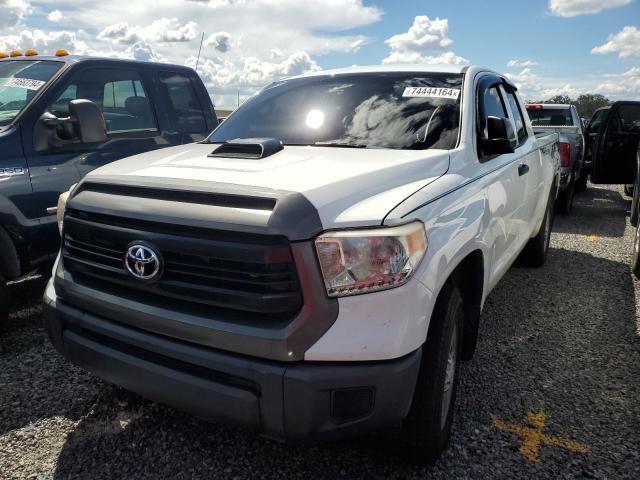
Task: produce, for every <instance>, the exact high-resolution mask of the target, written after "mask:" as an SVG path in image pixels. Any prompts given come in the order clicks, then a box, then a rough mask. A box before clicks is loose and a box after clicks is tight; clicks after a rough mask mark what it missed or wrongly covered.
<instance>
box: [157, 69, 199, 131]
mask: <svg viewBox="0 0 640 480" xmlns="http://www.w3.org/2000/svg"><path fill="white" fill-rule="evenodd" d="M159 77H160V84H161V85H162V86H163V87H164V89H165V91H166V93H167V98H168V99H169V104H170V105H169V106H170V109H171V110H172V115H171V123H172V126H173V128H174V129H175V130H177V131H178V132H181V133H202V134H205V133H207V122H206V120H205V118H204V114H203V112H202V106H201V105H200V102H199V101H198V98H197V96H196V92H195V90H194V89H193V85H192V84H191V80H190V79H189V78H188V77H186V76H184V75H181V74H179V73H173V72H162V73H160V76H159Z"/></svg>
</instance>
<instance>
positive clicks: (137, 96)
mask: <svg viewBox="0 0 640 480" xmlns="http://www.w3.org/2000/svg"><path fill="white" fill-rule="evenodd" d="M79 98H84V99H88V100H91V101H92V102H94V103H96V104H97V105H98V106H99V107H100V108H101V109H102V113H103V115H104V120H105V124H106V127H107V133H108V134H119V133H132V132H143V133H147V132H157V130H158V125H157V122H156V119H155V116H154V114H153V110H152V108H151V104H150V102H149V99H148V96H147V93H146V91H145V88H144V86H143V83H142V79H141V78H140V75H139V74H138V73H137V72H135V71H130V70H119V69H108V70H106V69H90V70H84V71H82V72H79V73H78V74H77V75H76V76H75V77H74V78H73V79H72V80H71V82H70V83H69V84H68V85H67V87H66V88H65V90H64V91H63V92H62V94H60V95H59V97H58V98H57V99H56V100H55V101H54V102H53V103H52V104H51V105H50V106H49V108H48V111H49V112H51V113H53V114H54V115H56V116H58V117H65V116H68V115H69V103H70V102H71V100H75V99H79Z"/></svg>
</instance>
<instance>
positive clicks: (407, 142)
mask: <svg viewBox="0 0 640 480" xmlns="http://www.w3.org/2000/svg"><path fill="white" fill-rule="evenodd" d="M558 182H559V152H558V136H557V134H551V135H548V136H545V137H542V136H538V137H535V136H534V134H533V131H532V128H531V125H530V123H529V120H528V117H527V115H526V112H525V109H524V104H523V103H522V101H521V100H520V99H519V97H518V95H517V93H516V87H515V86H514V85H513V84H512V83H511V82H509V80H507V79H506V78H505V77H503V76H501V75H499V74H496V73H494V72H491V71H489V70H487V69H484V68H479V67H434V66H429V65H422V66H409V67H395V66H394V67H371V68H351V69H346V70H334V71H324V72H319V73H314V74H310V75H305V76H301V77H296V78H291V79H287V80H283V81H279V82H276V83H274V84H272V85H269V86H267V87H266V88H264V89H263V90H262V91H261V92H260V93H259V94H257V95H256V96H254V97H252V98H251V99H250V100H248V101H247V102H246V103H244V104H243V105H242V106H241V107H240V108H239V109H238V110H237V111H236V112H234V113H233V114H232V115H231V116H230V117H229V118H228V119H227V120H226V121H225V122H223V123H222V124H221V125H220V126H219V127H218V128H217V129H216V130H215V131H214V132H213V133H212V134H211V136H210V137H209V138H208V139H207V140H206V141H204V142H201V143H197V144H191V145H185V146H180V147H175V148H167V149H164V150H162V151H157V152H150V153H146V154H142V155H137V156H134V157H130V158H127V159H124V160H121V161H118V162H115V163H112V164H110V165H108V166H105V167H102V168H99V169H97V170H95V171H93V172H92V173H90V174H89V175H87V176H86V177H85V178H84V180H83V181H82V182H81V183H79V184H78V185H77V186H76V187H75V188H73V189H72V191H71V193H70V195H69V197H68V201H67V202H66V207H65V205H64V202H62V204H61V206H60V208H59V212H58V213H59V214H60V215H61V216H62V217H61V220H63V223H62V225H63V226H62V237H63V246H62V250H61V253H60V256H59V258H58V261H57V263H56V266H55V268H54V275H53V278H52V280H51V282H50V283H49V285H48V286H47V289H46V293H45V296H44V301H45V314H44V321H45V327H46V330H47V332H48V335H49V337H50V339H51V341H52V342H53V344H54V345H55V346H56V348H57V349H58V350H59V351H60V352H61V353H62V354H63V355H65V356H66V357H67V358H68V359H69V360H70V361H71V362H73V363H75V364H77V365H80V366H81V367H83V368H85V369H87V370H89V371H91V372H93V373H95V374H96V375H98V376H99V377H102V378H103V379H105V380H107V381H109V382H113V383H115V384H118V385H121V386H123V387H125V388H127V389H130V390H133V391H136V392H139V393H140V394H142V395H144V396H147V397H148V398H151V399H154V400H157V401H159V402H163V403H167V404H169V405H174V406H176V407H178V408H181V409H184V410H187V411H189V412H192V413H194V414H196V415H199V416H202V417H206V418H212V419H223V420H227V421H230V422H235V423H239V424H242V425H244V426H246V427H248V428H250V429H253V430H256V431H258V432H260V433H261V434H263V435H265V436H268V437H271V438H276V439H282V440H291V441H301V440H306V439H310V438H313V439H317V438H327V437H332V436H337V435H353V434H358V433H362V432H365V431H370V430H376V429H385V430H387V429H389V428H390V427H394V426H397V427H399V428H398V429H397V431H398V432H399V435H400V437H401V439H402V440H403V441H405V442H406V443H407V445H408V446H409V447H410V449H411V451H413V452H415V454H416V457H417V458H418V459H420V460H424V461H431V460H434V459H435V458H436V457H437V456H438V455H439V453H440V452H441V451H442V449H443V448H445V446H446V444H447V441H448V439H449V435H450V430H451V424H452V417H453V411H454V408H453V405H454V402H455V395H456V387H457V383H458V372H459V365H460V360H464V359H469V358H471V356H472V355H473V353H474V350H475V347H476V339H477V335H478V321H479V318H480V312H481V310H482V306H483V303H484V301H485V299H486V298H487V295H488V294H489V292H491V290H492V289H493V288H494V287H495V285H496V284H497V283H498V281H499V280H500V278H501V277H502V276H503V275H504V273H505V272H506V271H507V270H508V269H509V267H510V266H511V264H512V263H513V262H514V261H515V260H516V259H517V258H518V257H519V256H520V257H521V260H522V262H523V263H526V264H528V265H531V266H540V265H542V264H543V263H544V261H545V258H546V255H547V249H548V245H549V236H550V230H551V225H552V221H553V213H552V212H553V206H554V201H555V199H556V196H557V190H558Z"/></svg>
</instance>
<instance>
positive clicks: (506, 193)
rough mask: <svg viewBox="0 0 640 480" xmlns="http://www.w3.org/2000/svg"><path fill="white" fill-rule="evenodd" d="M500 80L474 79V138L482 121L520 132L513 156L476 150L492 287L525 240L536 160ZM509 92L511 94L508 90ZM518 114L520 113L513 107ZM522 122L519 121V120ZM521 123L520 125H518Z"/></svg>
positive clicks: (484, 133)
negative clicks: (483, 185) (500, 121)
mask: <svg viewBox="0 0 640 480" xmlns="http://www.w3.org/2000/svg"><path fill="white" fill-rule="evenodd" d="M504 85H505V82H504V80H503V79H502V78H501V77H498V76H496V75H492V74H487V75H485V76H483V77H482V78H480V79H479V80H478V85H477V95H478V97H477V100H476V104H477V105H478V108H479V112H478V120H477V129H476V130H477V136H478V139H480V138H486V136H487V131H486V128H487V127H486V125H487V123H486V120H485V119H486V118H488V117H489V116H492V117H498V118H504V119H506V120H508V121H510V122H513V127H514V132H518V131H520V141H519V143H518V146H517V148H515V150H514V152H513V153H505V154H501V155H487V154H484V153H483V152H482V149H481V148H480V147H479V148H478V160H479V172H480V175H481V176H483V177H485V176H486V177H487V178H488V182H489V184H488V186H487V192H486V194H487V204H488V208H489V210H490V212H491V214H490V224H489V226H488V231H487V239H486V240H487V243H488V244H489V245H492V251H491V252H490V254H489V255H490V259H489V263H490V271H489V279H490V280H489V282H490V285H491V286H493V285H495V283H496V282H497V281H498V280H499V279H500V278H501V277H502V275H503V274H504V272H505V271H506V270H507V269H508V268H509V267H510V266H511V263H512V261H513V259H514V258H515V257H516V255H517V253H518V251H519V250H521V248H522V245H523V244H524V242H525V241H526V238H525V237H527V235H528V232H529V229H528V223H529V221H530V217H531V209H532V205H531V204H530V203H528V200H529V199H530V198H532V197H533V195H532V194H531V193H530V190H531V189H532V188H534V189H535V188H536V185H535V184H536V179H535V178H534V177H536V175H537V173H536V171H537V165H536V162H537V157H536V155H535V154H534V153H533V154H530V153H532V152H531V144H532V142H531V140H530V139H528V138H527V137H528V135H527V132H526V130H525V129H524V125H522V127H523V128H522V130H521V128H520V125H519V124H518V123H517V122H516V121H515V118H514V115H513V113H512V107H511V102H512V101H513V100H514V98H515V97H514V98H510V97H509V94H508V93H507V90H506V89H505V87H504ZM509 88H510V92H512V90H511V87H509ZM516 111H517V112H518V113H520V110H518V109H517V108H516ZM520 120H522V118H521V119H520ZM520 123H522V122H520Z"/></svg>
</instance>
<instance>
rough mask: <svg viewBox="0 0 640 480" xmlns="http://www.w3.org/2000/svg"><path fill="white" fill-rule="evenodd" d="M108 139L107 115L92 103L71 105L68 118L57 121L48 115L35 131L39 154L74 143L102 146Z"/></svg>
mask: <svg viewBox="0 0 640 480" xmlns="http://www.w3.org/2000/svg"><path fill="white" fill-rule="evenodd" d="M106 139H107V129H106V126H105V121H104V115H103V114H102V110H100V107H98V105H96V104H95V103H94V102H92V101H91V100H85V99H77V100H71V102H69V116H68V117H63V118H60V117H57V116H56V115H54V114H53V113H50V112H45V113H44V114H43V115H42V116H41V117H40V119H39V120H38V122H37V123H36V125H35V127H34V131H33V146H34V149H35V150H36V151H38V152H41V151H44V150H47V149H49V148H60V147H63V146H65V145H69V144H74V143H99V142H104V141H105V140H106Z"/></svg>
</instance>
